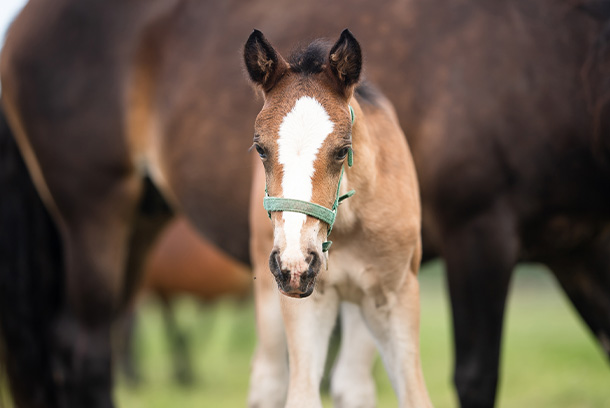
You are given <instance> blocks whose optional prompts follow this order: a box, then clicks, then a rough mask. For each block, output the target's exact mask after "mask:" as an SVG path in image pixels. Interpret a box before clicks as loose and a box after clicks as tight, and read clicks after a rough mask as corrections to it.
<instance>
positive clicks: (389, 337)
mask: <svg viewBox="0 0 610 408" xmlns="http://www.w3.org/2000/svg"><path fill="white" fill-rule="evenodd" d="M362 312H363V316H364V318H365V321H366V322H367V324H368V326H369V328H370V329H371V331H372V332H373V335H374V337H375V338H376V340H377V343H378V344H379V347H380V351H381V357H382V359H383V362H384V365H385V367H386V370H387V371H388V374H389V376H390V380H391V382H392V385H393V387H394V390H395V391H396V394H397V396H398V401H399V406H400V407H402V408H407V407H410V408H431V407H432V403H431V402H430V397H429V396H428V391H427V390H426V385H425V383H424V377H423V373H422V370H421V363H420V358H419V282H418V281H417V276H416V275H415V273H414V272H412V271H408V272H407V275H406V277H405V279H404V282H403V283H402V285H401V287H399V288H397V289H396V290H395V291H394V292H392V293H388V294H387V295H386V297H385V302H382V303H380V302H379V299H378V298H377V297H366V298H365V299H364V300H363V302H362Z"/></svg>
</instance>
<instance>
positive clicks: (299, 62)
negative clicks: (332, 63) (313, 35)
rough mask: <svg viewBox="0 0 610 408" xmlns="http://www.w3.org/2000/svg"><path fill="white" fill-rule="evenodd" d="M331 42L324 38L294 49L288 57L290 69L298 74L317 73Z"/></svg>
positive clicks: (325, 59) (322, 64)
mask: <svg viewBox="0 0 610 408" xmlns="http://www.w3.org/2000/svg"><path fill="white" fill-rule="evenodd" d="M331 47H332V43H331V42H330V41H328V40H325V39H319V40H315V41H313V42H312V43H311V44H309V45H306V46H300V47H299V48H297V49H295V50H294V51H293V52H292V53H291V54H290V57H288V63H289V64H290V69H291V70H292V71H294V72H296V73H298V74H303V75H312V74H319V73H320V72H322V70H323V69H324V64H325V63H326V61H327V59H328V54H329V52H330V48H331Z"/></svg>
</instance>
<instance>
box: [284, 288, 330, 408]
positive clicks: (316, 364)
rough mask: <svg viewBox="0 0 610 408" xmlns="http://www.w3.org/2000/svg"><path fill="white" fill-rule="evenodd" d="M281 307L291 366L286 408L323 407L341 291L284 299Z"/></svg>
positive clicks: (328, 290) (326, 291) (317, 292)
mask: <svg viewBox="0 0 610 408" xmlns="http://www.w3.org/2000/svg"><path fill="white" fill-rule="evenodd" d="M318 286H320V285H319V284H318ZM281 305H282V315H283V317H284V325H285V327H286V338H287V341H288V361H289V366H290V383H289V386H288V400H287V402H286V407H287V408H301V407H307V408H311V407H316V408H317V407H319V408H321V407H322V401H321V399H320V381H321V380H322V374H323V372H324V363H325V361H326V352H327V349H328V340H329V338H330V334H331V331H332V329H333V326H334V325H335V319H336V317H337V310H338V308H339V298H338V295H337V292H336V291H334V290H332V289H326V290H325V291H324V292H323V293H320V292H319V291H318V289H316V290H315V291H314V293H313V294H312V295H311V296H310V297H308V298H305V299H294V298H289V297H287V296H281Z"/></svg>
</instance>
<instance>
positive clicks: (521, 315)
mask: <svg viewBox="0 0 610 408" xmlns="http://www.w3.org/2000/svg"><path fill="white" fill-rule="evenodd" d="M442 268H443V266H442V264H441V263H440V262H434V263H431V264H428V265H426V267H424V268H423V269H422V273H421V275H420V283H421V302H422V318H421V319H422V330H421V352H422V361H423V368H424V375H425V378H426V382H427V385H428V390H429V392H430V395H431V398H432V401H433V403H434V405H435V407H436V408H449V407H456V406H457V403H456V400H455V396H454V391H453V386H452V384H451V366H452V357H451V356H452V346H451V326H450V320H449V317H450V315H449V313H450V311H449V305H448V298H447V296H446V293H445V283H444V278H443V273H442ZM176 306H177V307H176V310H177V315H178V320H179V324H180V326H181V327H182V328H183V329H184V330H185V331H186V332H187V333H188V336H189V339H190V347H191V351H192V358H193V362H194V364H195V369H196V374H197V380H196V383H195V384H194V386H192V387H190V388H184V387H181V386H179V385H176V384H175V383H174V382H173V381H172V370H171V364H170V363H171V362H170V357H169V355H170V354H169V349H168V344H167V337H166V336H165V333H164V328H163V324H162V323H163V322H162V317H161V310H160V308H159V306H158V304H157V303H156V302H155V301H153V300H152V299H147V300H146V301H144V302H143V305H142V308H141V312H140V320H139V323H138V328H137V332H136V349H137V357H138V358H139V360H140V364H141V371H142V372H143V374H144V376H145V381H144V383H143V384H141V385H139V386H137V387H131V386H128V384H127V383H126V382H125V380H124V379H123V378H122V377H121V376H120V375H119V376H118V387H117V388H116V395H115V399H116V402H117V406H118V408H169V407H180V408H195V407H197V408H201V407H213V408H216V407H220V408H231V407H244V406H245V401H246V396H247V390H248V382H249V379H248V377H249V371H250V359H251V355H252V351H253V349H254V343H255V332H254V308H253V305H252V301H251V300H248V301H245V302H243V301H242V302H235V301H222V302H219V303H216V304H214V305H201V304H199V303H197V302H195V301H193V300H192V299H186V298H185V299H180V300H179V301H178V302H177V304H176ZM609 368H610V367H608V362H607V359H606V358H605V355H604V353H603V352H602V351H601V349H600V348H599V347H598V346H597V344H596V342H595V341H594V340H593V338H592V336H591V335H590V334H589V332H588V331H586V330H585V327H584V325H583V323H581V321H580V318H579V317H578V316H577V315H576V313H575V312H574V310H573V309H572V307H571V305H570V304H569V303H568V301H567V300H566V299H565V297H564V295H563V294H562V293H561V292H560V290H559V288H558V286H557V284H556V283H555V281H554V279H553V277H552V276H551V275H550V274H549V273H547V271H546V270H545V269H544V268H541V267H539V266H536V265H524V266H521V267H519V268H518V271H517V273H516V274H515V277H514V279H513V285H512V290H511V296H510V299H509V305H508V310H507V320H506V323H505V340H504V345H503V368H502V373H501V386H500V392H499V400H500V403H499V404H498V407H499V408H530V407H531V408H547V407H548V408H551V407H552V408H602V407H610V370H609ZM374 374H375V378H376V381H377V391H378V407H379V408H386V407H395V406H397V404H396V399H395V397H394V393H393V391H392V388H391V386H390V383H389V381H388V378H387V376H386V374H385V371H384V368H383V365H382V364H381V362H380V361H379V360H378V361H377V363H376V364H375V368H374ZM2 380H4V379H3V378H0V383H1V382H3V381H2ZM0 388H5V387H0ZM5 390H6V389H5ZM7 398H8V396H7V395H6V393H0V407H5V408H11V404H9V403H8V402H7ZM324 406H325V407H331V406H332V404H331V401H330V399H329V398H328V395H327V394H325V396H324Z"/></svg>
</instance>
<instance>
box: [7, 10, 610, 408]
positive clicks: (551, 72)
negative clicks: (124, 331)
mask: <svg viewBox="0 0 610 408" xmlns="http://www.w3.org/2000/svg"><path fill="white" fill-rule="evenodd" d="M582 3H584V2H575V1H568V0H565V1H553V0H543V1H539V2H535V3H532V2H529V1H525V0H513V1H509V0H497V1H495V2H484V1H476V2H473V1H466V0H457V1H451V2H448V1H443V0H425V1H424V0H411V1H407V0H396V1H388V2H387V3H385V4H383V5H380V4H379V3H378V2H370V3H369V2H365V1H362V2H344V1H337V2H332V3H331V4H327V2H322V1H321V0H319V1H318V0H314V1H310V2H302V3H300V4H298V5H295V4H292V3H291V2H273V5H272V6H271V5H270V4H269V3H268V2H267V1H265V0H259V1H251V2H243V3H242V2H238V1H226V2H218V3H212V2H201V1H195V0H153V1H143V0H135V1H130V2H124V1H120V0H106V1H101V0H85V1H83V0H79V1H76V0H58V1H55V2H53V3H52V4H51V3H49V2H46V1H43V0H31V1H30V3H29V4H28V5H27V6H26V8H25V9H24V11H23V12H22V14H21V15H20V16H19V17H18V18H17V20H16V21H15V23H14V24H13V27H12V29H11V30H10V32H9V34H8V37H7V42H6V46H5V49H4V51H3V54H2V62H1V66H0V69H1V75H2V88H3V92H4V95H3V104H4V106H5V107H6V109H7V111H8V116H9V122H10V123H11V127H12V128H13V130H14V131H15V133H16V136H17V137H16V138H17V140H18V141H19V145H20V148H21V152H22V153H23V154H24V156H25V158H26V161H27V163H28V169H29V172H30V173H31V174H32V176H33V178H34V180H35V182H36V187H37V190H38V192H39V193H40V195H41V197H42V199H43V202H44V204H45V206H46V207H47V208H48V209H49V211H50V212H51V215H52V218H53V220H54V222H55V223H56V224H57V225H58V227H59V231H60V233H61V243H62V245H61V253H60V254H61V256H59V255H57V254H58V253H59V252H58V251H59V250H60V246H59V245H57V244H56V246H55V247H54V248H53V253H55V255H54V256H53V257H51V260H54V261H55V263H54V265H55V266H57V267H59V266H63V268H64V273H63V274H61V276H62V277H63V279H62V280H61V281H60V284H59V285H58V286H59V288H62V291H59V289H58V288H56V287H55V286H52V287H45V288H42V289H43V290H45V291H51V290H53V288H55V289H56V290H57V291H59V292H55V293H56V294H57V296H59V295H62V294H64V293H65V297H64V296H63V295H62V296H60V298H61V299H62V301H61V302H59V301H58V302H56V303H57V304H56V306H55V309H56V310H57V311H58V312H57V314H56V317H55V318H53V319H44V321H43V322H42V323H41V324H40V325H39V326H36V324H35V322H34V321H33V320H27V319H25V320H24V322H26V323H24V325H23V326H20V328H21V329H22V330H26V329H27V328H31V329H32V330H34V329H33V328H34V327H36V330H42V331H43V332H44V333H47V336H39V337H37V338H39V339H42V340H43V342H44V344H45V345H46V346H45V347H48V348H47V349H48V350H49V353H48V354H46V353H39V354H29V355H28V357H32V358H34V357H35V358H36V359H38V360H36V359H35V361H34V363H36V364H32V365H30V366H37V367H42V369H41V371H40V373H39V376H38V377H35V378H38V379H39V380H40V381H41V382H42V383H43V384H46V385H43V386H39V387H37V386H29V387H27V386H26V385H25V384H28V385H29V384H31V383H30V381H32V378H34V377H32V376H28V375H27V374H28V373H27V372H26V371H27V370H26V369H25V368H24V369H23V370H24V371H21V374H22V376H21V377H18V376H17V375H18V374H19V373H20V371H19V370H16V369H12V368H11V366H10V365H9V367H8V369H9V372H10V373H11V378H12V384H13V388H14V389H15V390H16V391H15V394H16V395H17V396H19V395H21V398H22V400H23V401H25V402H27V401H30V400H31V399H32V398H33V397H34V396H35V395H39V393H38V392H37V391H36V390H40V389H50V390H53V392H52V393H51V394H49V398H46V399H42V401H45V402H44V403H40V404H39V405H43V406H58V405H63V406H82V405H83V404H82V403H81V402H82V401H86V402H87V404H88V405H90V406H108V405H110V402H109V401H110V396H109V395H110V393H109V388H110V385H109V383H110V379H109V374H108V372H109V358H108V353H109V347H108V344H107V343H108V341H107V338H108V335H107V333H108V330H109V329H108V328H109V325H110V321H111V320H112V317H113V314H114V312H115V311H116V310H117V309H118V308H119V305H120V304H121V303H123V302H122V299H125V298H128V297H129V294H130V292H131V290H130V288H131V287H132V286H133V285H132V284H130V283H128V284H125V282H130V281H131V279H128V280H126V279H125V278H126V277H125V276H124V271H125V263H126V262H128V261H127V260H126V259H125V258H126V253H127V249H126V248H127V247H128V246H129V240H130V239H129V237H130V231H132V230H133V227H134V225H135V224H136V222H134V214H135V213H136V210H135V208H136V207H137V205H138V199H139V198H140V196H141V190H142V188H141V182H140V180H141V175H142V174H148V175H150V176H152V178H153V180H154V181H155V182H156V184H157V186H159V187H160V189H161V190H162V191H163V192H164V194H165V196H166V197H167V198H168V199H169V200H170V201H171V202H172V203H173V204H174V206H175V207H177V208H179V209H181V210H183V211H184V212H185V214H186V215H187V216H188V217H189V218H190V219H191V221H192V222H193V224H194V225H196V226H197V228H198V229H199V230H200V232H201V233H203V234H204V235H206V236H207V237H208V238H210V239H211V241H212V242H214V243H215V244H217V245H219V246H220V247H221V248H223V249H225V250H226V251H227V252H229V253H231V254H233V255H234V256H236V257H238V259H242V260H246V259H247V257H248V256H247V230H248V227H247V216H246V214H247V204H248V186H249V180H248V177H249V174H248V173H249V168H250V161H249V160H248V158H247V156H246V153H245V151H244V148H245V147H246V146H248V145H249V143H248V142H249V140H250V139H251V129H252V123H253V120H254V117H255V114H256V111H257V106H255V104H253V103H252V102H251V101H250V95H251V94H250V91H249V90H248V89H247V87H246V86H244V85H242V84H243V76H242V72H241V70H240V68H239V66H238V64H235V60H236V58H239V56H238V50H239V49H240V46H241V40H242V39H243V38H244V37H245V36H247V34H248V32H249V31H250V30H251V29H252V28H253V27H258V28H260V29H262V30H264V31H265V33H266V34H267V35H269V36H270V37H272V38H278V39H281V40H280V41H279V42H278V44H277V45H278V48H279V49H280V51H282V52H284V51H285V50H286V47H288V46H289V45H290V44H293V43H295V42H296V41H299V40H302V39H303V38H307V37H308V36H309V37H310V38H312V37H323V36H330V35H332V34H333V33H335V32H337V31H339V30H341V29H343V28H345V27H350V29H352V31H354V32H355V33H356V34H357V35H358V37H359V38H361V39H362V45H363V47H364V48H365V49H366V50H367V60H368V63H367V67H368V69H367V76H368V77H369V78H371V79H372V80H373V81H374V82H375V83H377V84H379V86H380V88H381V90H382V91H384V93H385V94H386V95H387V96H388V97H389V99H390V100H391V101H392V102H393V103H394V105H395V106H396V110H397V113H398V117H399V119H400V122H401V125H402V127H403V129H404V131H405V134H406V135H407V138H408V139H409V144H410V146H411V149H412V152H413V155H414V159H415V163H416V166H417V168H418V174H419V177H420V187H421V193H422V205H423V207H422V209H423V217H424V220H423V228H424V249H425V251H428V253H429V254H432V253H434V252H436V253H439V254H441V255H442V256H443V257H444V258H445V260H446V263H447V269H448V276H449V288H450V292H451V297H452V306H453V317H454V334H455V345H456V348H455V351H456V367H455V381H456V385H457V389H458V394H459V398H460V401H461V404H462V406H464V407H478V406H492V405H493V403H494V398H495V390H496V383H497V370H498V357H499V350H500V338H501V329H502V320H503V311H504V304H505V298H506V293H507V289H508V284H509V278H510V274H511V271H512V269H513V266H514V264H515V263H516V262H517V261H518V260H520V259H529V260H537V261H541V262H544V263H546V264H547V265H549V266H550V267H551V269H552V270H553V272H554V273H555V275H556V276H557V277H558V279H559V281H560V283H561V285H562V286H563V287H564V289H565V290H566V292H567V293H568V296H569V297H570V299H571V300H572V301H573V303H574V304H575V306H576V308H577V309H578V310H579V312H580V313H581V315H582V316H583V318H584V319H585V321H586V322H587V324H588V325H589V327H590V328H591V330H592V331H593V333H594V335H595V336H596V337H597V338H598V339H599V340H600V341H601V343H602V345H604V347H605V349H606V350H608V348H609V347H608V343H609V342H608V340H607V339H608V338H610V321H609V316H610V305H609V304H608V299H609V298H610V296H609V295H608V293H609V292H610V288H609V286H610V283H609V282H608V277H607V272H606V271H607V265H608V262H609V260H608V258H607V255H604V254H607V253H608V251H607V250H606V249H607V243H606V240H605V238H604V234H603V231H604V229H605V226H606V225H607V221H608V211H607V208H608V207H609V203H610V197H609V195H610V192H609V191H610V190H609V189H608V180H609V176H608V173H609V172H608V166H607V162H608V150H609V148H608V123H607V118H608V117H609V115H608V114H607V109H608V106H607V105H608V103H607V102H608V99H607V94H608V83H607V82H604V80H605V79H604V78H607V77H608V76H607V75H606V76H605V77H604V76H603V75H602V74H603V73H602V72H600V69H601V67H603V65H602V64H601V62H603V61H604V58H606V57H607V56H604V55H603V53H602V52H601V51H602V50H603V42H601V41H600V42H597V44H598V45H594V44H595V43H596V38H597V37H598V34H599V32H600V28H601V24H600V23H599V22H596V21H594V19H591V18H590V17H589V16H587V15H585V14H584V13H582V12H581V11H580V10H578V9H577V5H580V4H582ZM596 10H597V9H596V8H595V7H592V8H589V11H590V12H592V13H595V12H596ZM390 73H391V74H390ZM606 81H607V80H606ZM604 112H606V115H604ZM12 153H15V152H14V151H12ZM22 175H23V174H22ZM26 202H27V203H28V204H32V205H33V202H31V201H26ZM21 210H25V208H22V209H21ZM12 211H17V209H15V208H12ZM9 218H10V217H9ZM5 231H7V230H5V229H4V228H3V229H2V232H1V233H2V234H5V233H7V232H5ZM21 238H23V239H25V237H21ZM24 242H25V241H24ZM13 244H16V242H13ZM31 245H33V244H32V242H30V244H29V246H30V250H32V249H31ZM19 254H20V253H16V252H9V255H10V256H9V257H8V258H6V260H5V262H7V264H8V265H9V266H10V268H9V267H7V268H3V269H2V273H3V274H5V273H8V272H11V273H12V274H15V273H19V275H20V276H26V275H25V274H28V273H29V274H30V275H29V276H33V277H35V276H37V275H36V270H34V269H31V268H35V266H31V265H30V267H28V265H27V264H26V263H23V262H22V263H19V262H17V259H16V257H17V256H18V255H19ZM13 261H14V262H13ZM19 268H22V269H24V270H20V269H19ZM12 274H11V275H10V276H13V275H12ZM5 281H6V282H8V284H9V285H10V286H7V288H9V287H10V288H12V285H13V284H14V283H15V282H16V281H15V280H12V279H11V278H10V277H9V278H7V280H5ZM45 293H47V292H45ZM50 299H55V297H53V296H50V297H44V296H42V297H41V296H38V297H35V296H33V295H31V294H30V297H29V298H22V299H21V301H22V302H24V303H25V302H27V301H28V300H31V301H32V302H33V303H32V304H33V305H36V304H37V303H35V302H40V303H39V306H40V307H41V310H43V311H44V312H45V313H47V312H48V310H45V309H44V307H45V306H44V305H43V303H44V302H47V303H48V302H50ZM32 310H33V309H26V312H30V313H32ZM3 319H4V316H3ZM28 322H29V323H28ZM65 329H68V331H67V332H68V333H69V335H67V336H66V335H62V333H65V332H66V330H65ZM3 330H4V332H3V335H4V336H7V337H8V336H10V335H11V334H12V332H11V331H10V330H6V329H3ZM7 342H8V341H7ZM9 343H10V342H9ZM11 344H12V343H11ZM15 350H17V349H15ZM11 352H12V353H11V357H12V359H13V361H14V362H15V361H19V360H20V359H21V358H25V350H21V351H15V352H13V349H12V350H11ZM51 366H53V367H51ZM13 367H15V366H13ZM21 367H26V366H25V365H24V366H21ZM19 384H22V385H21V386H19ZM39 385H40V384H39ZM26 387H27V388H26ZM45 387H46V388H45ZM20 390H21V392H19V391H20ZM25 402H24V405H26V403H25ZM30 405H32V404H30Z"/></svg>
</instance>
